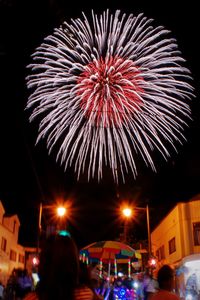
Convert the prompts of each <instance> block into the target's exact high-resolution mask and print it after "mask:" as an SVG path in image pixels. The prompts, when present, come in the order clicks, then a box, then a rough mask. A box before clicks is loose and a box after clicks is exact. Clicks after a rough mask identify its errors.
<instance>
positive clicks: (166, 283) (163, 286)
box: [150, 265, 180, 300]
mask: <svg viewBox="0 0 200 300" xmlns="http://www.w3.org/2000/svg"><path fill="white" fill-rule="evenodd" d="M157 280H158V284H159V289H158V291H157V292H156V293H155V294H153V295H152V296H151V298H150V299H151V300H180V298H179V297H178V296H177V295H176V294H175V293H174V292H173V290H174V270H173V269H172V268H171V267H170V266H169V265H163V266H162V267H161V268H160V270H159V271H158V276H157Z"/></svg>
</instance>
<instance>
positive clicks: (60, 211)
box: [37, 202, 67, 253]
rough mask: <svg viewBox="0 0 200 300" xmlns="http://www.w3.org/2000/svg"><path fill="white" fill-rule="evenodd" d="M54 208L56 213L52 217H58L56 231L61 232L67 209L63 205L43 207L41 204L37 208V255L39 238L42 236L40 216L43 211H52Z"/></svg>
mask: <svg viewBox="0 0 200 300" xmlns="http://www.w3.org/2000/svg"><path fill="white" fill-rule="evenodd" d="M55 208H56V210H55V211H56V213H55V214H54V217H55V216H56V217H58V218H59V220H58V221H57V226H56V227H57V229H58V230H62V229H65V228H64V222H65V221H66V214H67V208H66V206H65V205H59V206H55V205H45V206H44V205H43V204H42V202H40V206H39V217H38V241H37V253H39V246H40V238H41V235H42V215H43V210H44V209H49V210H51V211H52V209H55Z"/></svg>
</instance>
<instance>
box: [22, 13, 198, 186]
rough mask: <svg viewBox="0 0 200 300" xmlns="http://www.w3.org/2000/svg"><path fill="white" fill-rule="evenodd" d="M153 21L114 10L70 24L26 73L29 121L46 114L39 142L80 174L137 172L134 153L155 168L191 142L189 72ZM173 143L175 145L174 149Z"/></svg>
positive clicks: (39, 53) (39, 52)
mask: <svg viewBox="0 0 200 300" xmlns="http://www.w3.org/2000/svg"><path fill="white" fill-rule="evenodd" d="M152 22H153V20H152V19H147V18H146V17H144V16H143V14H139V15H138V16H133V15H126V14H121V13H120V11H116V12H115V14H114V15H113V14H110V13H109V11H106V12H104V13H103V14H102V15H100V16H97V15H96V14H94V13H93V12H92V18H91V20H90V21H89V19H88V18H87V17H86V16H85V15H84V14H83V17H82V19H75V20H73V19H72V20H71V23H67V22H65V23H63V24H62V26H61V27H60V28H58V29H55V31H54V33H53V34H52V35H50V36H48V37H47V38H46V39H45V40H44V43H43V44H42V45H41V46H40V47H38V48H37V49H36V51H35V53H34V54H33V63H32V64H31V65H30V66H29V67H30V68H31V69H32V74H31V75H30V76H28V78H27V85H28V88H31V89H32V90H33V92H32V94H31V95H30V97H29V100H28V104H27V108H30V107H31V108H32V114H31V117H30V121H32V120H33V119H34V118H35V117H38V116H40V125H39V134H38V139H37V141H39V140H40V139H41V138H46V140H47V148H48V149H49V151H51V150H52V148H53V147H54V146H55V145H59V150H58V154H57V159H58V160H60V162H61V164H64V165H65V168H67V167H68V166H71V165H73V166H74V168H75V172H77V177H79V176H80V174H81V173H82V172H85V171H86V170H87V173H88V180H89V179H90V178H91V177H94V176H95V174H97V176H98V179H101V178H102V176H103V166H104V165H107V166H108V167H109V168H110V169H111V170H112V174H113V177H114V180H115V181H118V176H119V174H121V175H122V178H123V180H125V173H126V172H128V171H129V170H131V171H132V173H133V175H134V176H136V175H137V168H136V163H135V156H136V155H138V154H139V155H141V156H142V159H143V160H144V162H145V163H146V164H147V165H149V166H151V168H152V169H153V170H155V166H154V162H153V159H152V156H151V153H152V151H154V150H158V151H159V152H160V153H161V154H162V156H163V157H164V158H165V159H167V158H168V157H169V156H170V153H169V150H168V149H167V148H168V147H170V145H171V146H172V147H173V148H174V149H176V148H175V145H176V143H177V142H179V143H181V142H182V141H183V139H184V136H183V131H184V127H185V126H186V125H187V124H186V119H187V118H188V117H190V107H189V105H188V100H189V99H190V98H191V97H192V96H193V88H192V86H191V85H190V83H189V81H190V80H191V77H190V72H189V70H188V69H187V68H186V67H184V59H183V58H182V57H181V55H180V52H179V51H178V47H177V43H176V40H175V39H173V38H170V37H168V35H169V31H168V30H166V29H165V28H163V27H162V26H158V27H153V26H152ZM170 148H171V147H170Z"/></svg>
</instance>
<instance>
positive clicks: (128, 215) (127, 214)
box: [122, 207, 133, 218]
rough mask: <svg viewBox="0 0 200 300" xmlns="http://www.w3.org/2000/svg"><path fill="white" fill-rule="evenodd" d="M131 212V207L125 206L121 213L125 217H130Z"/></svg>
mask: <svg viewBox="0 0 200 300" xmlns="http://www.w3.org/2000/svg"><path fill="white" fill-rule="evenodd" d="M132 212H133V211H132V209H131V208H129V207H126V208H124V209H123V210H122V213H123V215H124V216H125V217H126V218H130V217H131V216H132Z"/></svg>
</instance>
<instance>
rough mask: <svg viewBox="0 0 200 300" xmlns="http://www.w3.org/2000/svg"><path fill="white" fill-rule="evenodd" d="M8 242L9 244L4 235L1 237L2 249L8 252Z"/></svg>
mask: <svg viewBox="0 0 200 300" xmlns="http://www.w3.org/2000/svg"><path fill="white" fill-rule="evenodd" d="M6 244H7V240H6V239H5V238H4V237H2V239H1V250H3V251H4V252H6Z"/></svg>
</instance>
